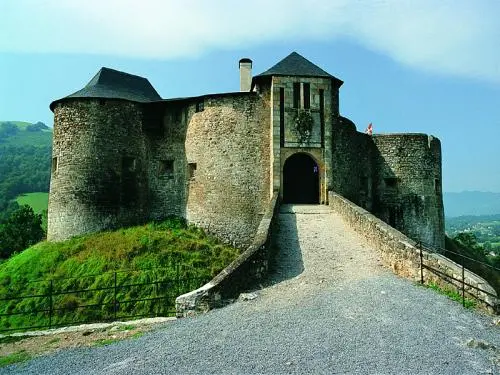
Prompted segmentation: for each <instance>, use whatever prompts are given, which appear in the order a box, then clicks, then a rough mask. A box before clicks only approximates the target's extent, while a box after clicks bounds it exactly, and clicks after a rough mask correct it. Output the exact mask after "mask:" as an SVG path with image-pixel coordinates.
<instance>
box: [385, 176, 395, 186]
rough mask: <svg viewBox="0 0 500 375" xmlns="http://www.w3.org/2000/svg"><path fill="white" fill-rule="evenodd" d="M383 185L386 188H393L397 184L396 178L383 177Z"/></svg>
mask: <svg viewBox="0 0 500 375" xmlns="http://www.w3.org/2000/svg"><path fill="white" fill-rule="evenodd" d="M384 182H385V186H386V187H388V188H395V187H397V186H398V179H397V178H396V177H386V178H384Z"/></svg>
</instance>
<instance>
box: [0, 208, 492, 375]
mask: <svg viewBox="0 0 500 375" xmlns="http://www.w3.org/2000/svg"><path fill="white" fill-rule="evenodd" d="M279 224H280V228H279V233H278V236H279V245H280V251H279V254H278V258H277V262H276V265H275V273H274V274H273V275H272V277H271V279H270V284H271V285H270V286H268V287H266V288H264V289H261V290H258V291H256V292H255V293H256V294H257V298H256V299H253V300H250V301H244V302H243V301H242V302H236V303H234V304H232V305H230V306H227V307H225V308H223V309H219V310H215V311H211V312H210V313H208V314H206V315H203V316H200V317H197V318H192V319H181V320H178V321H175V322H171V323H166V324H165V325H163V326H162V327H161V328H160V329H158V330H156V331H154V332H151V333H147V334H146V335H144V336H143V337H141V338H139V339H136V340H128V341H123V342H119V343H117V344H113V345H110V346H106V347H102V348H89V349H74V350H65V351H61V352H59V353H57V354H54V355H50V356H45V357H40V358H37V359H35V360H32V361H30V362H28V363H26V364H23V365H20V366H11V367H7V368H3V369H0V374H412V375H415V374H498V373H500V371H499V367H498V361H499V360H500V350H499V349H500V329H499V327H498V326H494V325H493V324H492V322H493V318H492V317H488V316H483V315H481V314H479V313H477V312H474V311H468V310H465V309H463V308H462V307H461V306H460V305H459V304H457V303H455V302H453V301H450V300H448V299H447V298H446V297H444V296H442V295H439V294H437V293H435V292H433V291H432V290H428V289H425V288H422V287H419V286H415V285H414V284H412V283H411V282H409V281H407V280H404V279H400V278H398V277H396V276H394V275H393V274H392V273H390V272H389V271H387V270H386V269H385V268H383V267H381V265H380V263H379V260H378V258H377V254H376V253H374V251H372V250H371V249H370V248H369V246H367V245H366V244H364V243H363V242H362V241H361V240H360V238H359V237H358V236H357V235H356V234H355V233H353V232H352V231H351V230H350V229H349V228H347V227H346V226H345V224H344V223H343V221H342V220H341V219H340V218H339V217H338V216H336V215H334V214H332V213H330V211H329V210H328V208H327V207H324V206H323V207H322V206H284V207H283V208H282V213H281V214H280V219H279ZM496 348H499V349H496Z"/></svg>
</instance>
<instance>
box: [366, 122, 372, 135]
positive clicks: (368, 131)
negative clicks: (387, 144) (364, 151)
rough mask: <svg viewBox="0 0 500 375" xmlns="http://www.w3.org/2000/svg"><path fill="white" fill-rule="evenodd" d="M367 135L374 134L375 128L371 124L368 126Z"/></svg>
mask: <svg viewBox="0 0 500 375" xmlns="http://www.w3.org/2000/svg"><path fill="white" fill-rule="evenodd" d="M365 133H366V134H368V135H372V134H373V126H372V123H371V122H370V123H369V124H368V127H367V128H366V130H365Z"/></svg>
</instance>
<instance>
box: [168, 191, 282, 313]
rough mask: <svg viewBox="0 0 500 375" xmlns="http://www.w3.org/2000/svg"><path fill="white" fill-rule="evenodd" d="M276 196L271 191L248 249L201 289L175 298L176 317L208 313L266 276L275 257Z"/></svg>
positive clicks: (275, 193) (277, 204)
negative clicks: (273, 233) (271, 194)
mask: <svg viewBox="0 0 500 375" xmlns="http://www.w3.org/2000/svg"><path fill="white" fill-rule="evenodd" d="M278 197H279V193H278V192H274V194H273V197H272V199H271V201H270V202H269V205H268V208H267V210H266V213H265V214H264V217H263V218H262V220H261V222H260V225H259V227H258V229H257V233H256V235H255V237H254V240H253V242H252V244H251V245H250V246H248V248H247V249H246V250H245V251H244V252H243V253H242V254H241V255H240V256H239V257H238V258H237V259H236V260H234V261H233V262H232V263H231V264H230V265H229V266H227V267H226V268H225V269H223V270H222V271H221V272H220V273H219V274H218V275H217V276H215V277H214V278H213V279H212V280H211V281H209V282H208V283H207V284H205V285H203V286H202V287H200V288H198V289H196V290H193V291H192V292H189V293H186V294H183V295H181V296H179V297H177V298H176V300H175V306H176V310H177V317H179V318H180V317H186V316H191V315H195V314H197V313H203V312H207V311H209V310H211V309H213V308H216V307H220V306H223V305H224V304H225V303H227V300H228V299H234V298H236V297H237V296H238V294H239V293H240V292H242V291H245V290H248V289H249V288H251V287H252V286H254V285H256V283H258V282H259V281H261V280H263V279H264V277H265V276H266V275H267V272H268V267H269V261H270V259H271V258H272V257H273V256H274V251H273V250H274V248H273V239H272V226H273V225H274V222H275V218H276V217H277V215H278V211H279V201H278Z"/></svg>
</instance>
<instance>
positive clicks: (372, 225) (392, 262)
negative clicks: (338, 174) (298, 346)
mask: <svg viewBox="0 0 500 375" xmlns="http://www.w3.org/2000/svg"><path fill="white" fill-rule="evenodd" d="M329 195H330V199H329V204H330V207H331V208H332V210H333V211H335V212H336V213H338V214H340V215H341V216H342V217H343V219H344V220H345V221H346V222H347V223H348V224H349V226H350V227H351V228H353V229H354V230H355V231H356V232H357V233H358V234H360V235H361V236H362V237H364V238H365V240H366V241H367V242H368V243H369V244H370V245H371V246H373V247H375V249H377V250H378V251H379V252H380V254H381V256H382V259H383V261H384V263H385V264H386V265H387V266H388V267H390V268H391V269H392V270H393V271H394V273H396V274H398V275H400V276H403V277H406V278H408V279H410V280H412V281H415V282H420V277H421V274H420V251H419V249H418V248H417V247H416V246H417V243H416V241H414V240H412V239H410V238H408V237H407V236H405V235H404V234H403V233H401V232H399V231H397V230H396V229H394V228H392V227H391V226H389V225H387V224H386V223H385V222H383V221H382V220H380V219H378V218H377V217H375V216H374V215H372V214H370V213H369V212H368V211H366V210H364V209H363V208H361V207H358V206H356V205H355V204H354V203H352V202H350V201H349V200H347V199H345V198H344V197H342V196H340V195H339V194H336V193H334V192H330V193H329ZM423 261H424V264H426V265H428V266H430V267H432V268H435V269H437V270H439V271H440V272H442V273H444V274H445V275H448V276H450V277H454V278H456V279H459V280H460V279H461V277H462V276H461V274H462V268H461V266H459V265H458V264H456V263H455V262H453V261H452V260H450V259H448V258H446V257H444V256H442V255H440V254H436V253H429V252H427V251H423ZM423 277H424V282H425V283H434V284H436V285H439V286H440V287H442V288H445V289H450V288H451V289H455V290H456V291H457V292H459V293H461V283H454V284H450V283H448V282H446V281H444V280H443V278H441V277H438V276H437V275H435V274H434V273H433V272H431V271H429V270H427V269H425V268H424V270H423ZM465 282H466V284H468V285H471V286H474V287H476V288H480V289H482V290H484V291H486V292H488V293H490V294H493V295H495V296H496V292H495V290H494V289H493V287H492V286H491V285H490V284H489V283H488V282H487V281H486V280H484V279H483V278H481V277H480V276H478V275H476V274H474V273H473V272H470V271H469V270H467V269H466V270H465ZM466 292H467V294H468V295H469V296H476V297H477V298H478V299H479V300H480V301H484V302H485V303H484V304H485V306H486V307H488V308H490V309H492V310H498V308H499V307H500V305H499V304H500V302H499V299H498V298H497V297H491V296H490V295H488V294H486V293H482V292H480V291H477V290H475V289H473V288H471V287H470V286H467V285H466Z"/></svg>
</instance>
